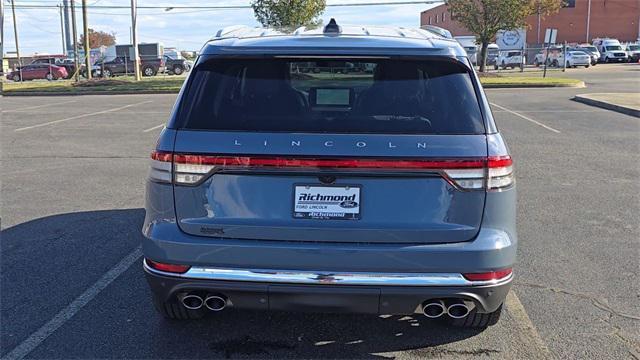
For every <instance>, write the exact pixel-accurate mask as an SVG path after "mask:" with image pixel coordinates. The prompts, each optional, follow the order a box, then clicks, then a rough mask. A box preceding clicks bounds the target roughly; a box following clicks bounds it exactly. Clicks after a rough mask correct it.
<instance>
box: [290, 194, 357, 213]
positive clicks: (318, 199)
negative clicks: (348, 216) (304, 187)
mask: <svg viewBox="0 0 640 360" xmlns="http://www.w3.org/2000/svg"><path fill="white" fill-rule="evenodd" d="M355 200H356V194H353V195H322V194H311V193H302V194H300V195H299V196H298V203H299V204H304V203H312V204H332V205H334V204H338V205H339V206H340V207H341V208H345V209H352V208H354V207H356V206H358V203H357V202H356V201H355Z"/></svg>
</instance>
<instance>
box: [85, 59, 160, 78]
mask: <svg viewBox="0 0 640 360" xmlns="http://www.w3.org/2000/svg"><path fill="white" fill-rule="evenodd" d="M96 65H98V66H99V67H100V68H104V76H105V77H112V76H116V75H125V74H133V73H134V64H133V61H132V60H131V59H126V60H125V58H123V57H116V58H115V59H113V60H110V61H103V62H101V63H96ZM164 68H165V65H164V59H162V58H159V59H149V60H146V59H145V60H140V72H141V73H142V76H154V75H156V74H158V73H159V72H164Z"/></svg>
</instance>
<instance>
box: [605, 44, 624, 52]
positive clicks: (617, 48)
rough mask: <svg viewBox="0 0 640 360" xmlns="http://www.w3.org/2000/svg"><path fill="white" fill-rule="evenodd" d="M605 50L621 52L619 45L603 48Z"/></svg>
mask: <svg viewBox="0 0 640 360" xmlns="http://www.w3.org/2000/svg"><path fill="white" fill-rule="evenodd" d="M605 49H607V51H612V50H622V47H621V46H620V45H612V46H605Z"/></svg>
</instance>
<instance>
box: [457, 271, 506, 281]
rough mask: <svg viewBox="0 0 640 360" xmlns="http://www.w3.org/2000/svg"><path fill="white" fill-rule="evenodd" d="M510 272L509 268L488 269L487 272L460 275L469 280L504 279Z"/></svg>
mask: <svg viewBox="0 0 640 360" xmlns="http://www.w3.org/2000/svg"><path fill="white" fill-rule="evenodd" d="M511 272H512V270H511V268H508V269H502V270H496V271H489V272H483V273H467V274H462V276H464V277H465V279H467V280H471V281H491V280H501V279H504V278H506V277H508V276H509V275H511Z"/></svg>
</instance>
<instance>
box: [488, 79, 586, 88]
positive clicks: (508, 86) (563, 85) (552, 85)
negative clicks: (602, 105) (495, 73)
mask: <svg viewBox="0 0 640 360" xmlns="http://www.w3.org/2000/svg"><path fill="white" fill-rule="evenodd" d="M481 83H482V82H481ZM482 87H483V88H484V89H527V88H533V89H541V88H574V89H579V88H585V87H587V86H586V85H585V84H584V81H580V82H579V83H575V84H482Z"/></svg>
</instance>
